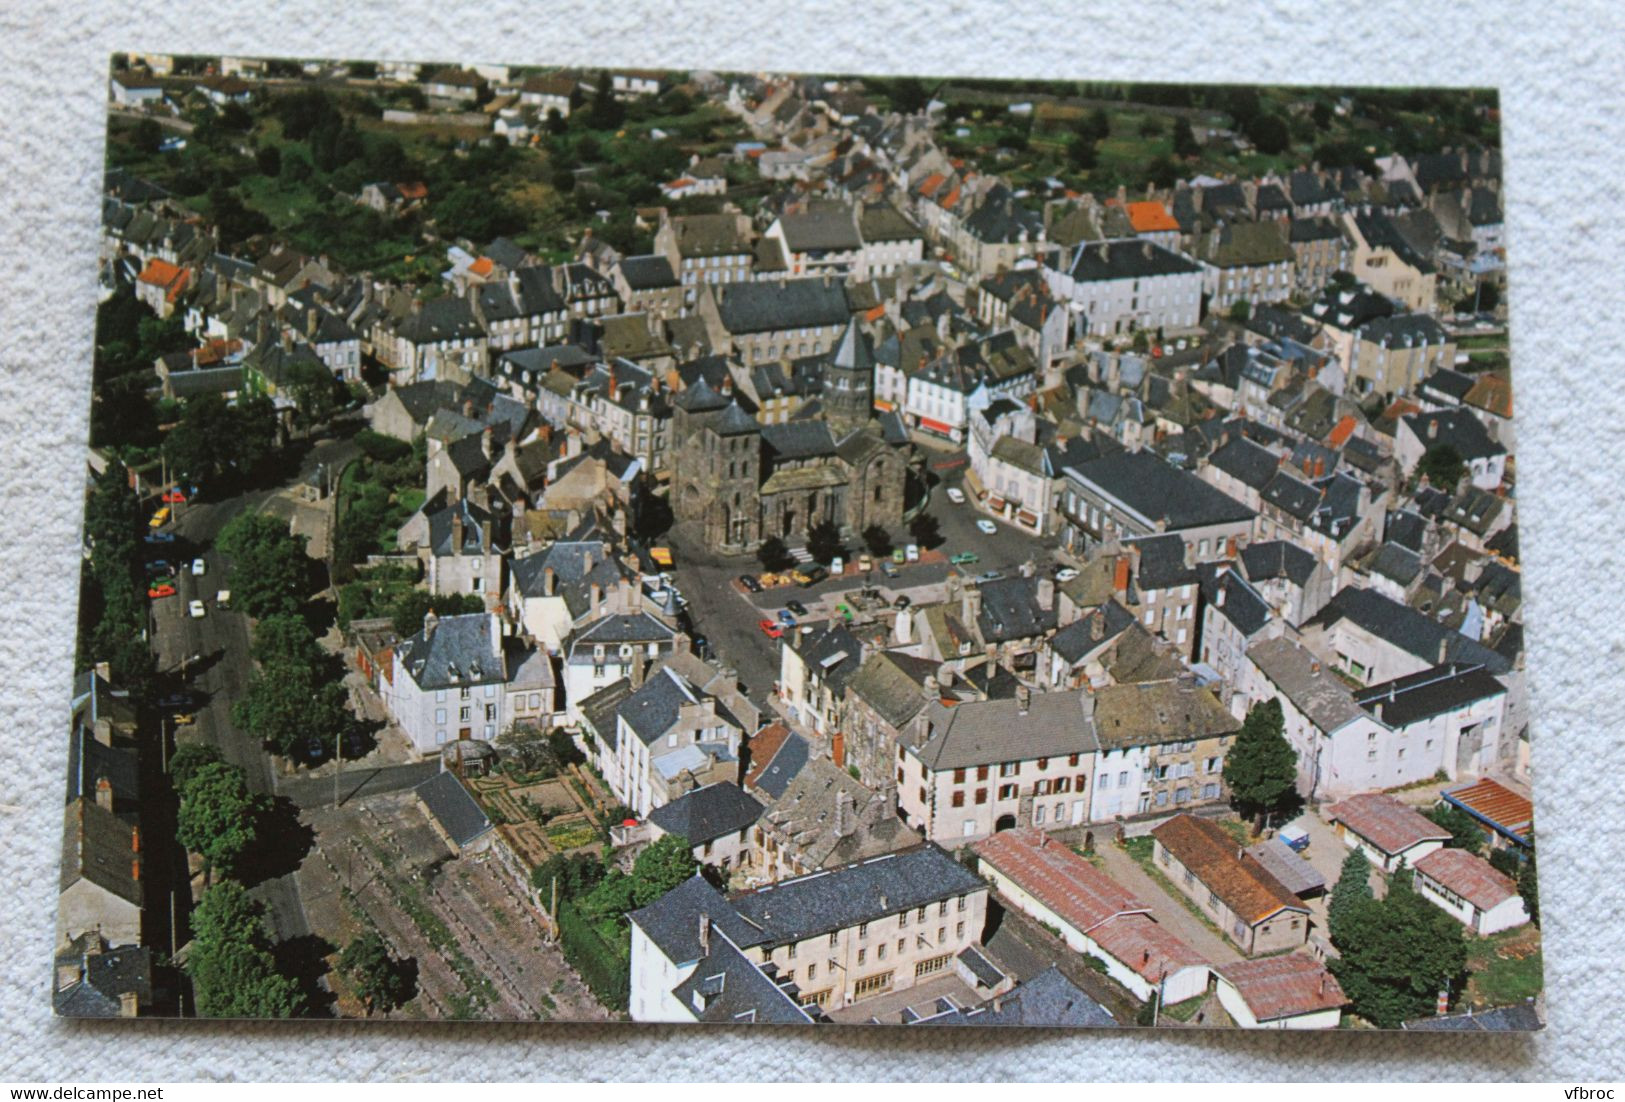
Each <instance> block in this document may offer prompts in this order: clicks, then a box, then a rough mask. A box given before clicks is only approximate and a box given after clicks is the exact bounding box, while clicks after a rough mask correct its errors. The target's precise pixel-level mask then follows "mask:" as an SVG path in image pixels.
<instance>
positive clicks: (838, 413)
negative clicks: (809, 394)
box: [823, 320, 875, 439]
mask: <svg viewBox="0 0 1625 1102" xmlns="http://www.w3.org/2000/svg"><path fill="white" fill-rule="evenodd" d="M874 392H875V357H874V353H873V352H872V351H871V350H870V348H869V338H868V337H866V336H864V334H863V330H861V329H859V328H858V323H857V321H856V320H853V321H849V322H847V323H846V332H844V333H842V334H841V340H840V343H838V344H837V345H836V346H835V353H834V355H833V356H832V357H831V359H830V362H829V363H828V365H826V366H825V368H824V389H823V401H824V419H825V420H826V421H827V422H828V423H829V427H830V431H831V432H833V433H834V434H835V438H836V439H840V438H841V437H844V436H846V435H847V434H848V433H850V432H852V431H853V430H854V429H859V428H862V427H863V426H864V425H866V424H868V423H869V420H870V418H872V417H873V416H874V408H875V397H874Z"/></svg>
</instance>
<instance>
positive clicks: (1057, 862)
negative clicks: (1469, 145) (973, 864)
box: [971, 827, 1150, 934]
mask: <svg viewBox="0 0 1625 1102" xmlns="http://www.w3.org/2000/svg"><path fill="white" fill-rule="evenodd" d="M971 848H972V849H974V850H975V852H976V856H977V857H979V858H980V859H981V860H982V862H983V863H985V864H988V865H991V866H992V867H993V868H995V869H997V870H998V871H999V872H1000V873H1002V874H1004V876H1006V877H1007V878H1009V880H1010V881H1011V882H1012V883H1014V884H1015V885H1016V887H1018V888H1020V889H1021V890H1022V891H1024V892H1026V893H1027V894H1028V895H1030V896H1032V897H1033V898H1034V899H1035V900H1037V901H1038V902H1039V903H1041V904H1042V905H1043V906H1045V907H1047V908H1048V909H1049V910H1050V912H1051V913H1052V914H1054V915H1056V916H1057V917H1059V918H1061V919H1062V920H1064V921H1065V922H1066V923H1067V924H1068V925H1069V926H1071V927H1073V928H1074V929H1076V930H1077V931H1078V932H1079V933H1084V934H1087V933H1089V932H1090V931H1091V930H1093V929H1094V928H1095V927H1096V926H1098V925H1100V924H1101V923H1102V922H1105V921H1106V920H1107V919H1109V918H1114V917H1116V916H1117V915H1121V914H1149V913H1150V910H1149V908H1147V906H1146V905H1145V904H1144V903H1142V902H1140V901H1139V900H1138V899H1136V898H1134V896H1133V894H1132V893H1131V892H1129V891H1128V889H1126V888H1124V887H1122V886H1121V885H1119V884H1118V883H1117V882H1116V881H1115V880H1113V879H1112V878H1111V877H1109V876H1107V875H1106V874H1105V873H1104V872H1102V871H1100V870H1099V869H1097V868H1096V867H1095V866H1094V865H1091V864H1090V863H1089V862H1088V861H1085V860H1084V859H1083V858H1082V857H1079V856H1078V855H1077V854H1075V853H1073V852H1072V851H1071V850H1070V849H1068V848H1067V846H1066V844H1065V843H1063V842H1058V841H1055V840H1053V839H1051V838H1050V837H1049V835H1048V834H1046V833H1045V832H1044V831H1042V830H1037V829H1035V828H1032V827H1027V828H1022V829H1017V830H1004V831H1000V832H999V833H997V834H995V835H993V836H992V837H991V838H987V839H985V840H983V841H981V842H978V843H976V845H974V846H973V847H971Z"/></svg>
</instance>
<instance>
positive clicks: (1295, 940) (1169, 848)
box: [1151, 813, 1309, 956]
mask: <svg viewBox="0 0 1625 1102" xmlns="http://www.w3.org/2000/svg"><path fill="white" fill-rule="evenodd" d="M1151 836H1152V837H1153V838H1154V839H1156V847H1155V850H1154V855H1153V860H1154V861H1155V862H1156V864H1157V867H1158V868H1160V869H1161V870H1162V871H1163V872H1164V873H1165V874H1166V876H1167V877H1168V880H1169V881H1170V882H1171V883H1173V885H1174V886H1175V887H1176V888H1178V889H1179V890H1180V891H1181V892H1183V893H1184V894H1185V895H1186V897H1187V898H1189V899H1190V901H1191V902H1192V903H1194V904H1195V905H1196V907H1197V909H1199V910H1200V911H1201V912H1202V914H1203V915H1204V916H1205V917H1206V918H1207V919H1208V920H1209V921H1210V922H1212V923H1213V925H1215V926H1217V927H1218V928H1219V930H1220V931H1221V932H1222V933H1223V934H1224V936H1225V937H1227V938H1229V939H1230V940H1231V941H1232V942H1234V943H1235V945H1236V947H1237V948H1238V949H1240V950H1241V951H1242V952H1243V953H1246V954H1247V955H1248V956H1256V955H1260V954H1264V953H1276V952H1280V951H1282V950H1286V949H1296V948H1297V947H1299V946H1300V945H1303V944H1304V943H1305V942H1306V941H1307V940H1308V938H1309V908H1308V907H1306V906H1304V904H1303V902H1302V901H1301V900H1300V899H1299V898H1298V897H1297V896H1296V895H1294V894H1293V893H1292V891H1291V889H1289V888H1288V887H1287V886H1286V885H1285V884H1282V883H1281V882H1280V881H1279V880H1277V879H1276V878H1275V874H1274V873H1272V872H1270V871H1269V870H1268V869H1267V868H1265V867H1264V866H1263V864H1261V863H1260V862H1259V860H1258V859H1257V858H1256V857H1254V856H1253V855H1252V854H1250V853H1248V852H1247V851H1246V850H1245V849H1243V848H1242V847H1241V845H1240V844H1238V843H1237V842H1236V840H1235V838H1234V837H1232V836H1231V834H1230V832H1229V831H1227V830H1225V829H1224V827H1222V826H1220V825H1219V824H1218V823H1216V822H1214V821H1213V820H1212V819H1204V818H1202V817H1200V816H1197V815H1191V814H1189V813H1184V814H1180V815H1175V816H1174V817H1173V818H1172V819H1169V820H1168V821H1167V822H1164V823H1162V824H1161V825H1159V826H1158V827H1157V828H1156V829H1155V830H1153V831H1152V832H1151Z"/></svg>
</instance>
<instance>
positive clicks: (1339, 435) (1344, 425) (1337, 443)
mask: <svg viewBox="0 0 1625 1102" xmlns="http://www.w3.org/2000/svg"><path fill="white" fill-rule="evenodd" d="M1355 424H1356V422H1355V420H1354V418H1353V417H1352V416H1347V417H1344V418H1343V419H1342V420H1341V421H1339V422H1337V424H1336V425H1335V426H1334V427H1333V428H1332V431H1331V434H1330V435H1329V436H1327V437H1326V443H1327V445H1328V446H1329V447H1333V448H1341V447H1342V446H1343V445H1344V444H1347V443H1348V442H1349V437H1351V436H1353V435H1354V426H1355Z"/></svg>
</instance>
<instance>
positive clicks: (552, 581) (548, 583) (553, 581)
mask: <svg viewBox="0 0 1625 1102" xmlns="http://www.w3.org/2000/svg"><path fill="white" fill-rule="evenodd" d="M558 591H559V576H558V572H557V571H555V570H554V569H553V568H552V567H551V566H549V567H546V568H544V569H543V570H542V592H543V593H544V594H545V595H547V596H549V597H551V596H553V595H554V594H555V593H557V592H558Z"/></svg>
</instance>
